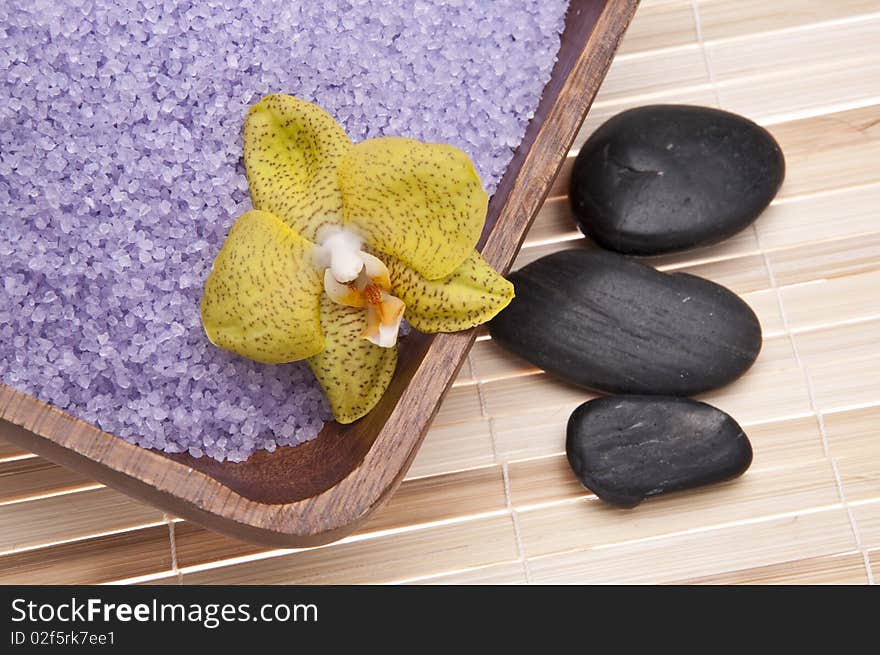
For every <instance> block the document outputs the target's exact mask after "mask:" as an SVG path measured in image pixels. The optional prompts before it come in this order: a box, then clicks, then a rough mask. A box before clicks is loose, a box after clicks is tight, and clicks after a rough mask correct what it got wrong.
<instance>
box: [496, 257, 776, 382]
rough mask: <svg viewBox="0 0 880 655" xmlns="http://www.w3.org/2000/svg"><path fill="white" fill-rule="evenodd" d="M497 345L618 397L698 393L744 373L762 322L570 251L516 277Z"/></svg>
mask: <svg viewBox="0 0 880 655" xmlns="http://www.w3.org/2000/svg"><path fill="white" fill-rule="evenodd" d="M510 280H511V281H512V282H513V284H514V287H515V289H516V297H515V298H514V299H513V301H512V302H511V303H510V305H508V306H507V308H505V309H504V310H503V311H502V312H501V313H500V314H499V315H498V316H496V317H495V318H494V319H493V320H492V321H491V322H490V323H489V332H490V334H491V335H492V338H493V339H495V340H496V341H497V342H498V343H500V344H501V345H503V346H505V347H507V348H508V349H510V350H512V351H513V352H515V353H516V354H518V355H520V356H521V357H524V358H525V359H527V360H529V361H530V362H532V363H533V364H535V365H536V366H539V367H541V368H543V369H544V370H546V371H547V372H548V373H552V374H554V375H556V376H558V377H560V378H562V379H563V380H566V381H568V382H571V383H573V384H577V385H579V386H582V387H586V388H589V389H597V390H600V391H606V392H610V393H642V394H659V395H670V396H690V395H694V394H697V393H701V392H703V391H709V390H710V389H715V388H717V387H720V386H723V385H725V384H727V383H728V382H731V381H733V380H735V379H736V378H738V377H739V376H740V375H742V374H743V373H744V372H745V371H746V370H747V369H748V368H749V367H750V366H751V365H752V363H753V362H754V361H755V358H756V357H757V356H758V353H759V352H760V350H761V325H760V323H758V319H757V317H756V316H755V314H754V312H752V310H751V309H750V308H749V306H748V305H746V304H745V303H744V302H743V301H742V300H740V298H739V297H738V296H736V295H735V294H733V293H732V292H731V291H729V290H727V289H725V288H724V287H722V286H719V285H718V284H715V283H714V282H710V281H708V280H704V279H702V278H699V277H695V276H693V275H688V274H686V273H675V274H665V273H660V272H658V271H656V270H655V269H653V268H651V267H649V266H645V265H644V264H641V263H639V262H636V261H633V260H630V259H626V258H625V257H622V256H620V255H616V254H614V253H610V252H605V251H601V250H564V251H560V252H556V253H553V254H552V255H548V256H546V257H543V258H541V259H539V260H536V261H534V262H532V263H531V264H529V265H528V266H526V267H525V268H522V269H520V270H519V271H516V272H515V273H512V274H511V275H510Z"/></svg>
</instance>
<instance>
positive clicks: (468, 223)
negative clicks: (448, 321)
mask: <svg viewBox="0 0 880 655" xmlns="http://www.w3.org/2000/svg"><path fill="white" fill-rule="evenodd" d="M339 187H340V189H341V190H342V199H343V206H344V209H345V221H346V224H348V225H353V226H355V227H356V229H357V230H358V231H359V232H360V233H361V235H362V236H363V237H364V239H365V240H366V241H367V243H368V244H369V245H370V246H372V247H374V248H376V249H377V250H379V251H381V252H383V253H385V254H388V255H392V256H394V257H397V258H398V259H400V260H401V261H403V262H404V263H406V264H408V265H409V266H411V267H412V268H414V269H415V270H416V271H418V272H419V274H421V275H422V276H423V277H426V278H428V279H432V280H433V279H437V278H442V277H445V276H447V275H449V274H450V273H452V272H453V271H454V270H455V269H456V268H458V266H459V264H461V263H462V262H463V261H464V260H465V259H466V258H467V257H468V255H469V254H470V252H471V251H472V250H473V249H474V246H475V245H476V243H477V239H479V237H480V232H481V231H482V229H483V223H484V222H485V220H486V206H487V202H488V197H487V196H486V192H485V191H483V186H482V184H481V183H480V178H479V176H478V175H477V172H476V171H475V170H474V166H473V164H472V163H471V160H470V159H469V158H468V156H467V155H466V154H465V153H464V152H462V151H461V150H459V149H458V148H455V147H453V146H450V145H446V144H441V143H427V144H426V143H420V142H419V141H414V140H412V139H404V138H400V137H383V138H379V139H369V140H367V141H364V142H362V143H359V144H357V145H356V146H354V147H353V148H352V149H351V150H349V151H348V153H347V154H346V155H345V156H344V157H343V158H342V163H341V164H340V167H339Z"/></svg>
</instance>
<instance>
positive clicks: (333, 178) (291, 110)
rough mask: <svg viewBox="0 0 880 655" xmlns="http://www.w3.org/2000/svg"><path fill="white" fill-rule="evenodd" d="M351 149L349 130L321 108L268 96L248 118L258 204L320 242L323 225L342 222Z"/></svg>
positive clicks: (248, 151) (248, 153) (247, 149)
mask: <svg viewBox="0 0 880 655" xmlns="http://www.w3.org/2000/svg"><path fill="white" fill-rule="evenodd" d="M350 148H351V140H349V138H348V136H347V135H346V134H345V131H344V130H343V129H342V127H341V126H340V125H339V124H338V123H337V122H336V121H335V120H333V117H332V116H330V114H328V113H327V112H325V111H324V110H323V109H321V108H320V107H318V106H316V105H313V104H312V103H310V102H306V101H304V100H300V99H299V98H294V97H293V96H288V95H281V94H275V95H269V96H266V97H264V98H263V99H262V100H261V101H260V102H259V103H258V104H256V105H254V106H253V107H251V110H250V112H249V113H248V115H247V118H246V119H245V122H244V165H245V169H246V170H247V178H248V183H249V184H250V189H251V199H252V200H253V203H254V207H256V208H257V209H262V210H265V211H268V212H272V213H273V214H275V215H277V216H278V217H280V218H281V219H282V220H283V221H284V222H285V223H287V224H288V225H289V226H290V227H292V228H293V229H294V230H295V231H296V232H297V233H298V234H300V235H301V236H303V237H304V238H306V239H309V240H310V241H315V240H316V238H317V231H318V228H319V227H321V226H322V225H324V224H327V223H337V224H339V225H341V224H342V196H341V195H340V193H339V187H338V183H337V168H338V167H339V162H340V161H341V159H342V157H343V155H344V154H345V153H346V152H347V151H348V150H349V149H350Z"/></svg>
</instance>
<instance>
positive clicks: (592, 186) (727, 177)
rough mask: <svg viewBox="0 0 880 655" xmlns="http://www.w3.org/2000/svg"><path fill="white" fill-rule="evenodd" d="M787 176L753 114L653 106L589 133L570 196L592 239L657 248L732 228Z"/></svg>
mask: <svg viewBox="0 0 880 655" xmlns="http://www.w3.org/2000/svg"><path fill="white" fill-rule="evenodd" d="M784 177H785V160H784V158H783V156H782V150H781V149H780V148H779V144H778V143H777V142H776V140H775V139H774V138H773V137H772V136H771V134H770V133H769V132H768V131H767V130H765V129H764V128H762V127H760V126H759V125H756V124H755V123H753V122H752V121H750V120H748V119H746V118H743V117H742V116H737V115H736V114H731V113H729V112H726V111H721V110H718V109H712V108H708V107H692V106H686V105H650V106H646V107H638V108H636V109H631V110H629V111H625V112H622V113H620V114H618V115H617V116H614V117H613V118H611V119H610V120H608V121H607V122H606V123H604V124H603V125H602V126H601V127H600V128H599V129H598V130H596V131H595V132H594V133H593V135H592V136H591V137H590V138H589V139H588V140H587V142H586V143H585V144H584V146H583V147H582V148H581V151H580V153H579V154H578V156H577V159H576V160H575V164H574V169H573V170H572V174H571V187H570V191H569V196H570V198H571V204H572V209H573V211H574V214H575V216H576V217H577V219H578V222H579V223H580V225H581V229H582V231H583V232H584V233H585V234H586V235H587V236H589V237H590V238H591V239H592V240H593V241H595V242H596V243H597V244H599V245H600V246H602V247H603V248H608V249H609V250H615V251H617V252H621V253H624V254H631V255H656V254H661V253H668V252H675V251H680V250H687V249H690V248H696V247H699V246H706V245H709V244H712V243H717V242H719V241H722V240H723V239H726V238H727V237H730V236H732V235H733V234H735V233H737V232H739V231H740V230H742V229H743V228H745V227H747V226H748V225H749V224H751V223H752V221H754V220H755V218H757V216H758V214H760V213H761V212H762V211H763V210H764V209H765V208H766V207H767V205H769V204H770V201H771V200H772V199H773V196H775V195H776V192H777V191H778V190H779V187H780V185H781V184H782V180H783V178H784Z"/></svg>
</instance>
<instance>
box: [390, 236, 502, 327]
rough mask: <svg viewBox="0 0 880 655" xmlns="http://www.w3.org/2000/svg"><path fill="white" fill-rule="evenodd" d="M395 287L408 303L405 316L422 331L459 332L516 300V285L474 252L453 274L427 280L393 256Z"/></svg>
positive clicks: (392, 279)
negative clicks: (514, 290)
mask: <svg viewBox="0 0 880 655" xmlns="http://www.w3.org/2000/svg"><path fill="white" fill-rule="evenodd" d="M386 263H387V264H388V270H389V271H390V272H391V290H392V292H393V293H394V294H396V295H397V296H399V297H400V299H401V300H402V301H403V302H404V303H405V304H406V314H405V315H404V317H405V318H406V320H407V321H409V322H410V323H411V324H412V326H413V327H414V328H416V329H417V330H421V331H422V332H457V331H458V330H466V329H468V328H472V327H475V326H477V325H480V324H481V323H485V322H486V321H488V320H489V319H490V318H492V317H493V316H495V314H497V313H498V312H500V311H501V310H502V309H504V308H505V307H506V306H507V304H508V303H509V302H510V301H511V300H512V299H513V285H512V284H511V283H510V282H509V281H507V280H505V279H504V278H503V277H501V276H500V275H499V274H498V273H496V272H495V270H494V269H493V268H492V267H491V266H489V264H488V263H486V260H485V259H483V258H482V257H481V256H480V254H479V253H478V252H477V251H475V250H474V251H471V254H470V257H468V258H467V259H466V260H465V261H464V263H463V264H462V265H461V266H459V267H458V268H457V269H456V270H455V272H454V273H453V274H452V275H449V276H447V277H445V278H442V279H440V280H426V279H424V278H422V277H421V276H420V275H419V274H418V273H416V272H415V271H414V270H412V269H411V268H409V267H408V266H406V265H405V264H403V263H402V262H399V261H397V260H395V259H393V258H391V257H388V258H386Z"/></svg>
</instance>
